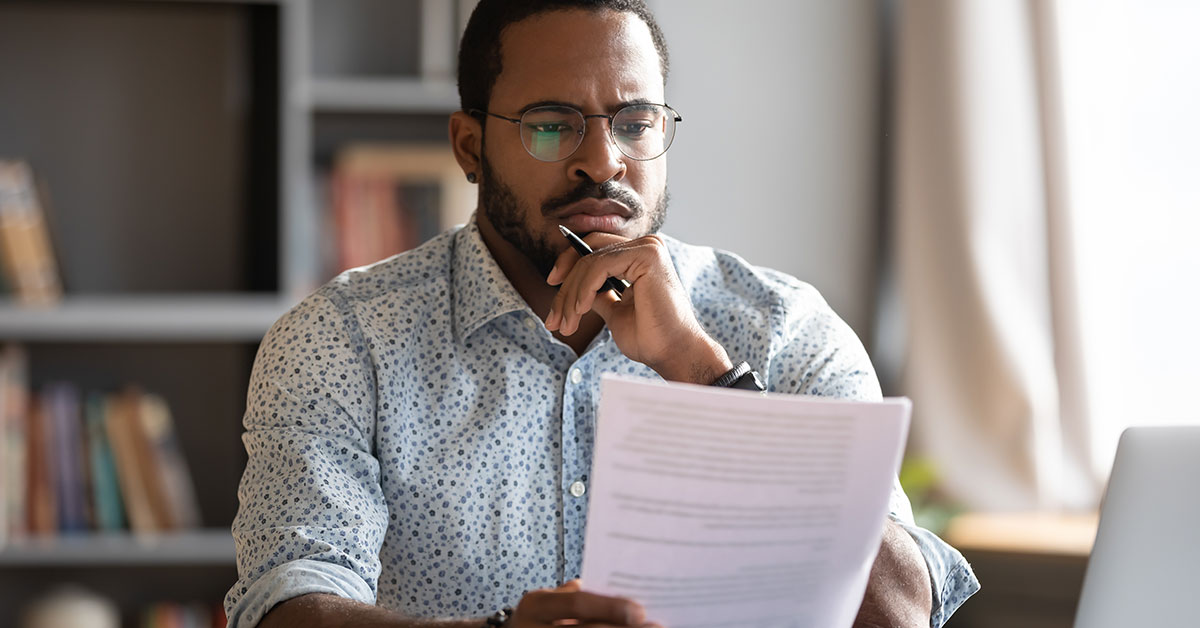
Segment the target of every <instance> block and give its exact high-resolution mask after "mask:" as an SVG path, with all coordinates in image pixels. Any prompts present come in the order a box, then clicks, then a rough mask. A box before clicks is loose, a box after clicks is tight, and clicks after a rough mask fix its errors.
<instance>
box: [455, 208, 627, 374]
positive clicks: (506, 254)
mask: <svg viewBox="0 0 1200 628" xmlns="http://www.w3.org/2000/svg"><path fill="white" fill-rule="evenodd" d="M475 224H476V225H477V226H478V227H479V235H480V236H481V237H482V238H483V243H484V245H486V246H487V248H488V251H490V252H491V254H492V257H493V258H494V259H495V260H496V263H497V264H498V265H499V266H500V270H501V271H502V272H503V273H504V276H505V277H507V278H508V281H509V283H511V284H512V285H513V287H514V288H516V290H517V294H519V295H521V298H522V299H524V300H525V303H527V304H529V308H530V309H531V310H533V312H534V314H537V315H538V317H539V318H541V319H542V320H546V315H547V314H549V313H550V306H551V305H552V304H553V303H554V296H555V295H556V294H558V288H557V287H556V286H551V285H549V284H547V283H546V277H545V276H544V275H542V273H541V272H540V271H538V269H537V267H536V266H534V264H533V262H531V261H529V258H528V257H526V256H525V254H524V253H522V252H521V251H520V250H518V249H517V248H516V247H515V246H513V245H512V243H511V242H509V241H508V240H505V239H504V236H502V235H500V233H499V232H497V231H496V229H495V228H494V227H493V226H492V224H491V222H490V221H488V220H487V219H486V218H484V217H483V215H482V211H481V210H480V211H476V212H475ZM603 328H604V319H602V318H600V315H599V314H596V313H595V312H589V313H588V314H587V315H585V316H584V317H583V319H582V320H580V321H579V329H578V330H576V332H575V333H574V334H571V335H570V336H563V335H561V334H559V333H558V332H554V337H555V338H558V339H559V340H561V341H562V342H564V343H566V344H567V346H569V347H571V348H572V349H574V350H575V353H576V355H583V352H584V350H585V349H587V346H588V345H589V344H590V343H591V342H592V339H593V338H595V337H596V334H598V333H600V330H601V329H603Z"/></svg>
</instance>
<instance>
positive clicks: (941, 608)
mask: <svg viewBox="0 0 1200 628" xmlns="http://www.w3.org/2000/svg"><path fill="white" fill-rule="evenodd" d="M897 523H898V524H899V525H900V526H901V527H902V528H904V530H905V531H906V532H908V535H909V536H911V537H912V538H913V540H914V541H916V542H917V547H918V548H919V549H920V550H921V556H923V557H924V558H925V566H926V567H928V568H929V584H930V588H931V589H932V590H933V607H932V608H933V612H932V613H931V616H930V618H929V625H930V627H931V628H942V625H943V624H945V623H946V620H948V619H950V616H951V615H953V614H954V611H956V610H958V607H959V606H962V603H963V602H965V601H967V598H969V597H971V596H972V595H973V594H974V593H975V592H976V591H978V590H979V579H978V578H976V577H975V572H974V571H972V570H971V566H970V565H969V564H967V560H966V559H965V558H963V556H962V554H960V553H959V552H958V550H956V549H954V548H953V547H951V546H950V544H949V543H946V542H945V541H943V540H942V539H940V538H938V536H937V535H936V534H934V533H932V532H930V531H929V530H926V529H925V528H922V527H919V526H916V525H913V524H911V523H909V522H907V521H897Z"/></svg>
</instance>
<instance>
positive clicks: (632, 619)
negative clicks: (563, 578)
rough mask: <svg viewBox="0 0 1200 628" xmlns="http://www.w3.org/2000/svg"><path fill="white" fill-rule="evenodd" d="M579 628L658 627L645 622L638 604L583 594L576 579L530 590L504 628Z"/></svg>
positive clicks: (584, 592) (644, 612)
mask: <svg viewBox="0 0 1200 628" xmlns="http://www.w3.org/2000/svg"><path fill="white" fill-rule="evenodd" d="M562 625H580V626H589V627H594V628H603V627H605V626H631V627H634V628H651V627H655V628H658V627H657V625H656V624H647V623H646V611H645V610H644V609H643V608H642V607H641V605H640V604H638V603H637V602H634V601H632V600H627V599H625V598H619V597H609V596H607V595H598V594H596V593H587V592H586V591H583V590H582V589H581V587H580V583H579V581H578V580H572V581H570V582H568V583H566V584H564V585H562V586H561V587H558V588H556V589H539V590H537V591H530V592H529V593H526V594H525V597H523V598H521V601H520V603H518V604H517V606H516V608H514V609H513V616H512V618H511V619H509V620H508V623H507V624H506V626H507V627H508V628H550V627H554V626H562Z"/></svg>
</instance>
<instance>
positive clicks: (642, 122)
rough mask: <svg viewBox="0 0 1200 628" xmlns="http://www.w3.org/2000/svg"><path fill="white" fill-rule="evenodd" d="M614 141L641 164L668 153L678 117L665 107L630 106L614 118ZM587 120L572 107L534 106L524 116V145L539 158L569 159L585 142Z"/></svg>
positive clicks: (622, 151)
mask: <svg viewBox="0 0 1200 628" xmlns="http://www.w3.org/2000/svg"><path fill="white" fill-rule="evenodd" d="M611 124H612V131H611V132H612V138H613V139H614V140H615V141H616V143H617V148H618V149H620V151H621V153H622V154H624V155H625V156H626V157H629V158H630V159H636V160H639V161H643V160H647V159H654V158H655V157H658V156H659V155H662V154H663V153H665V152H667V149H668V148H670V146H671V141H672V140H673V139H674V138H675V114H674V113H673V112H672V111H671V110H669V109H667V108H666V107H664V106H662V105H629V106H627V107H623V108H622V109H621V110H619V111H617V113H616V115H614V116H613V117H612V123H611ZM586 130H587V121H586V119H585V118H584V116H583V114H582V113H580V112H579V111H576V110H574V109H571V108H570V107H555V106H549V107H534V108H533V109H530V110H529V111H526V112H525V114H524V115H522V116H521V142H522V143H523V144H524V145H525V149H526V150H528V151H529V154H530V155H533V157H534V158H535V159H539V160H541V161H559V160H562V159H566V158H567V157H569V156H571V154H572V153H574V152H575V150H576V149H578V148H579V145H580V144H581V143H583V135H584V133H585V132H586Z"/></svg>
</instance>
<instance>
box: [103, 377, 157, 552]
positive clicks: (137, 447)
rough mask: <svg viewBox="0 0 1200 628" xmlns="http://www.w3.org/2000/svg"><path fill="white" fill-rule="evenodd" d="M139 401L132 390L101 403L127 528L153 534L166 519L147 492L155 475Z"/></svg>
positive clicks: (152, 488) (138, 396)
mask: <svg viewBox="0 0 1200 628" xmlns="http://www.w3.org/2000/svg"><path fill="white" fill-rule="evenodd" d="M140 403H141V395H140V394H139V393H138V392H137V391H134V390H126V391H124V392H122V393H118V394H115V395H112V396H110V397H109V398H108V399H107V401H106V403H105V413H104V414H105V419H104V420H105V428H106V431H107V432H108V440H109V443H110V444H111V445H112V451H113V458H114V460H115V461H116V467H117V480H118V482H119V483H120V486H121V495H122V496H124V498H125V508H126V512H125V514H126V515H127V516H128V518H129V528H130V529H131V530H132V531H133V532H134V534H156V533H159V532H163V531H165V530H166V529H167V528H168V527H169V525H168V524H169V522H168V521H167V520H166V519H167V516H166V514H165V512H163V510H162V509H161V507H160V506H157V505H156V504H154V503H152V498H151V493H152V492H153V491H155V490H157V489H156V488H155V486H154V483H152V480H156V479H157V478H156V476H154V472H155V471H154V467H153V465H152V464H151V463H150V445H149V443H147V442H146V439H145V436H144V435H143V433H142V430H141V427H140V426H139V422H140V420H139V419H138V413H139V412H140V409H139V405H140ZM158 501H159V502H161V501H162V500H161V498H159V499H158Z"/></svg>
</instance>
